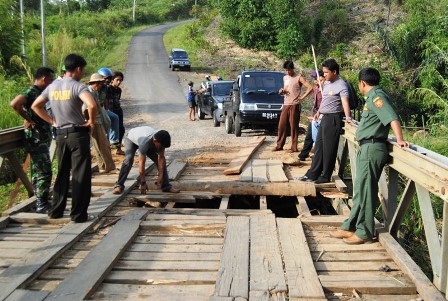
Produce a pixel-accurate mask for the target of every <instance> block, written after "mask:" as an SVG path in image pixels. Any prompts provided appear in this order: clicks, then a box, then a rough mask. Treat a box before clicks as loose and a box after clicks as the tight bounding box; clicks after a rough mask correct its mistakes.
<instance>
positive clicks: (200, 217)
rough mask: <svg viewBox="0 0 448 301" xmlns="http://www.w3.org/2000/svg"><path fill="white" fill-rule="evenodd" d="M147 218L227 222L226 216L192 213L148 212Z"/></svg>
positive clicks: (153, 219)
mask: <svg viewBox="0 0 448 301" xmlns="http://www.w3.org/2000/svg"><path fill="white" fill-rule="evenodd" d="M146 220H148V221H149V220H152V221H155V220H167V221H168V220H176V221H180V220H184V221H196V220H202V221H212V222H216V221H222V222H224V223H225V222H226V217H225V216H207V215H191V214H175V213H173V214H167V213H160V214H148V215H147V216H146Z"/></svg>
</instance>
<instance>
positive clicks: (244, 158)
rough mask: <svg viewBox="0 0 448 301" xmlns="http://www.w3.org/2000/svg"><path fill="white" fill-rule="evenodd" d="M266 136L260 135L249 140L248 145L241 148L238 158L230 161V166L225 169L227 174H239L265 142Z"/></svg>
mask: <svg viewBox="0 0 448 301" xmlns="http://www.w3.org/2000/svg"><path fill="white" fill-rule="evenodd" d="M265 139H266V137H264V136H263V137H258V138H254V139H252V140H251V141H249V143H248V146H247V147H245V148H243V149H241V150H240V151H239V152H238V154H237V156H236V158H234V159H233V160H232V161H230V163H229V166H228V167H227V169H226V170H224V174H225V175H233V174H239V173H240V172H241V170H242V169H243V167H244V165H245V164H246V163H247V162H248V161H249V159H250V157H251V156H252V154H253V153H255V151H256V150H257V149H258V148H259V147H260V146H261V145H262V144H263V142H264V140H265Z"/></svg>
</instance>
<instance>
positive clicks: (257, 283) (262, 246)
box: [250, 214, 287, 294]
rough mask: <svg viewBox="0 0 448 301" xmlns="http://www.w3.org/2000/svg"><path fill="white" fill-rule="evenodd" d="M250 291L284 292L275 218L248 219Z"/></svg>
mask: <svg viewBox="0 0 448 301" xmlns="http://www.w3.org/2000/svg"><path fill="white" fill-rule="evenodd" d="M250 242H251V248H250V291H251V292H252V291H261V292H266V293H267V294H271V293H272V292H282V291H284V292H286V291H287V288H286V282H285V276H284V273H283V263H282V259H281V255H280V249H279V242H278V238H277V228H276V224H275V216H274V215H273V214H270V215H260V216H251V217H250Z"/></svg>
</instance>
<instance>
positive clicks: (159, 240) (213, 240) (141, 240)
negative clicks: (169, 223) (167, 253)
mask: <svg viewBox="0 0 448 301" xmlns="http://www.w3.org/2000/svg"><path fill="white" fill-rule="evenodd" d="M223 242H224V239H223V238H221V237H218V236H216V237H190V236H149V235H141V236H140V235H139V236H137V237H136V238H135V240H134V243H138V244H149V243H151V244H176V245H222V244H223Z"/></svg>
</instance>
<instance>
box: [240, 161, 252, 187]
mask: <svg viewBox="0 0 448 301" xmlns="http://www.w3.org/2000/svg"><path fill="white" fill-rule="evenodd" d="M240 181H241V182H252V160H249V162H247V164H246V165H245V166H244V168H243V171H242V172H241V174H240Z"/></svg>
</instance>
